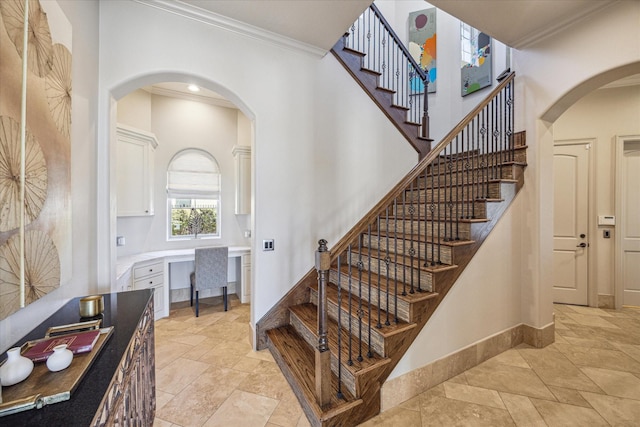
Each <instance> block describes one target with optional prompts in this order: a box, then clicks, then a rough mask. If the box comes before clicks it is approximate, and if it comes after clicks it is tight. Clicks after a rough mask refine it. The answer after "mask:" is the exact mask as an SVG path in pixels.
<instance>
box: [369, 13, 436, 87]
mask: <svg viewBox="0 0 640 427" xmlns="http://www.w3.org/2000/svg"><path fill="white" fill-rule="evenodd" d="M369 7H370V8H371V10H373V13H375V15H376V16H377V17H378V19H380V22H382V25H383V26H384V28H385V29H386V30H387V31H388V32H389V35H390V36H391V37H392V38H393V39H394V40H395V42H396V44H397V45H398V47H399V48H400V49H401V50H402V53H404V56H406V57H407V59H408V60H409V62H410V63H411V65H412V66H413V68H415V69H416V72H417V73H418V75H419V76H420V78H421V79H422V81H423V82H425V85H424V90H425V93H426V90H427V75H426V74H425V72H424V70H423V69H422V67H420V66H419V65H418V63H417V62H416V60H415V59H413V56H411V53H410V52H409V49H407V47H406V46H405V45H404V43H403V42H402V40H400V37H398V35H397V34H396V32H395V31H393V28H391V25H390V24H389V22H387V20H386V19H385V18H384V16H382V12H380V9H378V7H377V6H376V5H375V4H374V3H371V6H369Z"/></svg>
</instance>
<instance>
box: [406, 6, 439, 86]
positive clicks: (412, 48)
mask: <svg viewBox="0 0 640 427" xmlns="http://www.w3.org/2000/svg"><path fill="white" fill-rule="evenodd" d="M436 45H437V43H436V8H435V7H432V8H430V9H425V10H420V11H417V12H411V13H410V14H409V53H411V56H412V57H413V59H415V61H416V62H417V63H418V65H420V67H421V68H422V69H423V70H424V71H425V72H426V73H427V77H428V90H427V92H429V93H433V92H435V91H436V77H437V75H438V69H437V67H436ZM411 88H412V92H414V93H422V92H424V84H423V83H422V80H421V79H420V78H414V79H412V82H411Z"/></svg>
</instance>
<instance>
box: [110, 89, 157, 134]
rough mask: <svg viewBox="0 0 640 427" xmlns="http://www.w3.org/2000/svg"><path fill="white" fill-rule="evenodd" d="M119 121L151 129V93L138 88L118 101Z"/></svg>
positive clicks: (147, 129)
mask: <svg viewBox="0 0 640 427" xmlns="http://www.w3.org/2000/svg"><path fill="white" fill-rule="evenodd" d="M117 109H118V111H117V115H118V123H122V124H125V125H128V126H132V127H134V128H137V129H141V130H144V131H147V132H153V130H152V129H151V116H152V114H153V113H152V111H151V93H149V92H147V91H146V90H142V89H138V90H134V91H133V92H131V93H129V94H128V95H127V96H125V97H124V98H122V99H121V100H119V101H118V105H117Z"/></svg>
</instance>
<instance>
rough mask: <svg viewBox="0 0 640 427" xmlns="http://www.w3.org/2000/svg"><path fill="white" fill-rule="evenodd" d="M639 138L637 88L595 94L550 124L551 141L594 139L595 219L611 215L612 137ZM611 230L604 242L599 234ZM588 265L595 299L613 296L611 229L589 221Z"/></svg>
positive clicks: (612, 204)
mask: <svg viewBox="0 0 640 427" xmlns="http://www.w3.org/2000/svg"><path fill="white" fill-rule="evenodd" d="M620 135H640V86H624V87H615V88H608V89H600V90H596V91H594V92H592V93H590V94H589V95H587V96H585V97H584V98H582V99H581V100H580V101H578V102H576V103H575V104H574V105H573V106H572V107H570V108H569V109H568V110H567V111H566V112H565V113H564V114H563V115H562V116H560V117H559V118H558V120H557V121H556V122H555V123H554V124H553V136H554V138H555V140H573V139H592V138H593V139H595V144H594V145H593V146H592V148H591V155H592V156H594V157H595V163H594V166H595V168H594V170H593V171H592V173H594V174H595V182H596V185H595V189H593V190H594V191H593V192H592V193H591V194H593V195H594V196H595V197H594V198H595V200H593V203H594V204H595V212H596V215H615V153H616V148H615V146H616V136H620ZM604 228H608V229H610V230H612V233H611V238H609V239H605V238H604V237H603V236H602V230H603V229H604ZM589 230H590V232H591V236H590V238H589V245H590V246H589V262H590V263H594V264H595V275H594V277H591V278H590V279H591V281H590V286H594V287H596V289H597V293H598V295H615V288H614V253H615V234H614V233H615V227H598V226H597V218H589Z"/></svg>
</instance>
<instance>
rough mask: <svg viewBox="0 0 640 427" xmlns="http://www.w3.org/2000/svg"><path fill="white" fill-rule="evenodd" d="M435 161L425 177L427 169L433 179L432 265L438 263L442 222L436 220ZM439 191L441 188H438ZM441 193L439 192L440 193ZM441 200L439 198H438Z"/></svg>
mask: <svg viewBox="0 0 640 427" xmlns="http://www.w3.org/2000/svg"><path fill="white" fill-rule="evenodd" d="M434 166H435V165H434V163H433V162H432V163H431V165H429V167H428V169H426V170H425V177H426V176H427V173H426V172H427V170H428V171H429V173H430V175H431V176H430V179H431V204H430V205H429V213H431V265H432V266H433V265H436V254H435V250H436V243H437V244H440V222H439V219H438V220H436V218H435V211H436V201H437V200H436V176H437V175H436V174H434ZM438 191H439V190H438ZM438 194H439V193H438ZM438 201H439V200H438ZM424 218H425V219H427V209H426V207H425V210H424ZM436 223H437V224H438V238H437V240H436V232H435V226H436Z"/></svg>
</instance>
